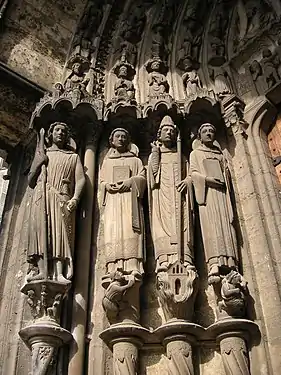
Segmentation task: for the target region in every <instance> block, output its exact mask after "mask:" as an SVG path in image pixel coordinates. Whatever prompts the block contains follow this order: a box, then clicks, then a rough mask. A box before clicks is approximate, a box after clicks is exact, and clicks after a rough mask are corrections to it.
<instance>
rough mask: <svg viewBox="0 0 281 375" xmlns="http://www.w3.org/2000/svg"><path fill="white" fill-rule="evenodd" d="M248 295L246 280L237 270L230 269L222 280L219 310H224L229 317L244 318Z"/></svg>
mask: <svg viewBox="0 0 281 375" xmlns="http://www.w3.org/2000/svg"><path fill="white" fill-rule="evenodd" d="M248 295H249V291H248V287H247V282H246V281H245V280H244V278H243V277H242V275H240V273H239V272H237V271H234V270H231V271H230V272H229V274H228V275H226V276H225V277H224V278H223V280H222V286H221V297H222V301H219V304H218V305H219V309H220V311H222V310H224V311H226V312H227V314H228V315H229V316H231V317H238V318H244V317H245V313H246V302H247V301H246V299H247V296H248Z"/></svg>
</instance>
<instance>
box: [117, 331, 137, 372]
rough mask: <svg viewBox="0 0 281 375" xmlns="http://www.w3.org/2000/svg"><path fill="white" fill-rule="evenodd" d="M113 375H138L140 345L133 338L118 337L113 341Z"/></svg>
mask: <svg viewBox="0 0 281 375" xmlns="http://www.w3.org/2000/svg"><path fill="white" fill-rule="evenodd" d="M112 344H113V372H114V375H135V374H137V373H138V349H139V347H141V345H142V343H141V341H140V340H138V339H136V338H134V337H120V338H118V339H116V340H113V342H112Z"/></svg>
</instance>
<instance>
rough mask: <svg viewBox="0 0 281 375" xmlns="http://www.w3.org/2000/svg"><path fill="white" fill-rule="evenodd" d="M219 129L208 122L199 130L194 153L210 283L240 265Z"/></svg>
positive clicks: (194, 179) (192, 159)
mask: <svg viewBox="0 0 281 375" xmlns="http://www.w3.org/2000/svg"><path fill="white" fill-rule="evenodd" d="M215 132H216V129H215V127H214V126H213V125H212V124H209V123H206V124H203V125H201V126H200V128H199V130H198V138H199V142H198V143H199V144H198V146H197V147H196V148H195V149H194V150H193V151H192V152H191V154H190V172H191V178H192V182H193V186H194V191H195V198H196V201H197V203H198V207H199V216H200V225H201V232H202V237H203V245H204V250H205V255H206V261H207V264H208V279H209V283H210V284H213V283H214V282H218V281H220V275H222V274H227V273H228V272H230V270H231V269H237V241H236V233H235V228H234V225H233V222H234V215H233V202H232V200H231V196H232V195H231V186H232V185H231V180H230V172H229V168H228V165H227V160H226V158H225V157H224V155H223V153H222V150H221V148H220V147H219V144H218V143H217V142H216V141H215Z"/></svg>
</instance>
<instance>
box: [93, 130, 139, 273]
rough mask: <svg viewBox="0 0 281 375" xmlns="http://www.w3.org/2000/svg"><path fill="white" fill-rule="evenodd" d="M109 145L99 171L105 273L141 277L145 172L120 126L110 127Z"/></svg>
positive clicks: (128, 136)
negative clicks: (117, 271) (102, 209)
mask: <svg viewBox="0 0 281 375" xmlns="http://www.w3.org/2000/svg"><path fill="white" fill-rule="evenodd" d="M109 143H110V149H109V151H108V153H107V155H106V156H105V159H104V161H103V164H102V167H101V171H100V186H101V196H102V197H101V200H102V205H103V206H104V212H103V222H104V246H105V259H106V264H107V274H108V275H109V274H112V273H113V272H115V271H116V270H121V271H122V272H123V273H124V274H131V273H133V274H134V275H135V276H139V277H141V275H142V273H143V258H144V256H143V254H144V253H143V247H144V218H143V209H142V197H143V193H144V191H145V189H146V173H145V169H144V166H143V164H142V161H141V160H140V159H139V158H138V148H137V146H136V145H134V144H133V143H131V141H130V135H129V133H128V131H127V130H125V129H123V128H116V129H114V130H113V131H112V133H111V135H110V138H109Z"/></svg>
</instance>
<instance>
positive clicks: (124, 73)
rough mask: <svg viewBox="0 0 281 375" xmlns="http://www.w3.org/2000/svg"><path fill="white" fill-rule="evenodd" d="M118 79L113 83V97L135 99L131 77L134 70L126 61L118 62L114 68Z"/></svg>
mask: <svg viewBox="0 0 281 375" xmlns="http://www.w3.org/2000/svg"><path fill="white" fill-rule="evenodd" d="M114 73H115V74H116V75H117V77H118V79H117V81H116V83H115V85H114V93H115V98H116V99H117V100H124V101H131V100H134V99H135V88H134V85H133V82H132V78H133V76H134V74H135V70H134V68H133V66H132V65H131V64H129V63H128V62H119V63H117V65H116V67H115V68H114Z"/></svg>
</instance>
